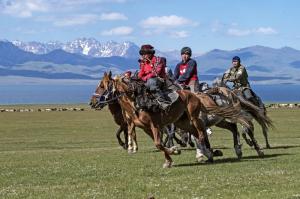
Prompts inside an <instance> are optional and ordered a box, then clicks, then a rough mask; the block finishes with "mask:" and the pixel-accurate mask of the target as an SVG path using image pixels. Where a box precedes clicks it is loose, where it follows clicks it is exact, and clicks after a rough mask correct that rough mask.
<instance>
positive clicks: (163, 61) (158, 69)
mask: <svg viewBox="0 0 300 199" xmlns="http://www.w3.org/2000/svg"><path fill="white" fill-rule="evenodd" d="M156 59H159V63H158V64H157V66H156V73H157V76H159V77H161V76H162V75H163V74H165V70H166V59H165V58H163V57H161V58H156Z"/></svg>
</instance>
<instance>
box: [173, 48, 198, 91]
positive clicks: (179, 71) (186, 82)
mask: <svg viewBox="0 0 300 199" xmlns="http://www.w3.org/2000/svg"><path fill="white" fill-rule="evenodd" d="M191 56H192V49H191V48H190V47H183V48H182V49H181V59H182V61H181V62H179V63H178V64H177V66H176V68H175V71H174V80H175V81H176V82H177V83H179V84H181V85H183V86H188V87H189V88H190V90H191V92H198V91H199V80H198V75H197V62H196V61H195V60H194V59H192V58H191Z"/></svg>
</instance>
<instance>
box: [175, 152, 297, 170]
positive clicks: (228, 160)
mask: <svg viewBox="0 0 300 199" xmlns="http://www.w3.org/2000/svg"><path fill="white" fill-rule="evenodd" d="M286 155H292V154H290V153H280V154H266V155H264V157H258V156H254V155H253V156H246V157H243V158H242V159H237V158H222V159H217V160H214V162H213V163H210V162H203V163H199V162H194V163H184V164H176V165H174V167H189V166H204V165H211V164H225V163H237V162H243V161H257V160H259V159H261V160H262V159H268V158H274V157H279V156H286Z"/></svg>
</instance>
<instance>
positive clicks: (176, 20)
mask: <svg viewBox="0 0 300 199" xmlns="http://www.w3.org/2000/svg"><path fill="white" fill-rule="evenodd" d="M185 25H198V24H197V23H195V22H192V21H191V20H189V19H186V18H184V17H179V16H176V15H170V16H161V17H158V16H154V17H149V18H147V19H145V20H142V21H141V26H142V27H144V28H172V27H179V26H185Z"/></svg>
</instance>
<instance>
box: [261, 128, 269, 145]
mask: <svg viewBox="0 0 300 199" xmlns="http://www.w3.org/2000/svg"><path fill="white" fill-rule="evenodd" d="M262 132H263V134H264V138H265V141H266V148H267V149H270V148H271V145H270V143H269V139H268V131H267V130H266V129H265V128H262Z"/></svg>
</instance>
